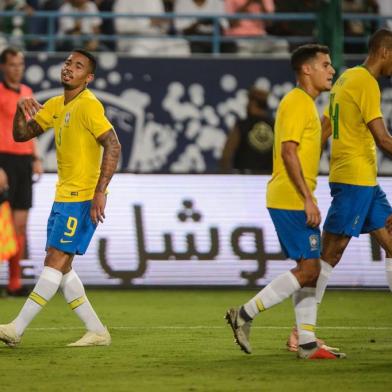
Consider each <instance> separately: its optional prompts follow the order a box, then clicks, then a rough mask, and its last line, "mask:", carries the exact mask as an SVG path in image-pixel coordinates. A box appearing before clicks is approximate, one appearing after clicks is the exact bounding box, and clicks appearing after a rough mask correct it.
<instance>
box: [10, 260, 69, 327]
mask: <svg viewBox="0 0 392 392" xmlns="http://www.w3.org/2000/svg"><path fill="white" fill-rule="evenodd" d="M62 277H63V274H62V273H61V272H60V271H58V270H56V269H54V268H51V267H44V269H43V271H42V273H41V276H40V277H39V279H38V282H37V284H36V285H35V287H34V289H33V291H32V292H31V294H30V295H29V298H27V300H26V302H25V304H24V305H23V308H22V310H21V311H20V312H19V314H18V316H17V317H16V319H15V320H14V321H13V322H14V323H15V329H16V333H17V334H18V335H23V332H24V331H25V329H26V327H27V326H28V325H29V324H30V323H31V321H32V320H33V318H34V317H35V316H36V315H37V314H38V313H39V312H40V310H41V309H42V308H43V307H44V306H45V305H46V304H47V302H48V301H49V300H50V299H51V298H52V297H53V296H54V295H55V294H56V292H57V290H58V288H59V286H60V282H61V279H62Z"/></svg>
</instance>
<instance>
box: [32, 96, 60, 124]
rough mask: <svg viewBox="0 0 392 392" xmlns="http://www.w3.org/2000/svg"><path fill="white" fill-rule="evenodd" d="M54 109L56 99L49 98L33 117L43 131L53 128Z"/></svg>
mask: <svg viewBox="0 0 392 392" xmlns="http://www.w3.org/2000/svg"><path fill="white" fill-rule="evenodd" d="M55 107H56V97H53V98H50V99H49V100H47V101H46V102H45V103H44V105H43V107H42V108H41V109H40V110H39V111H38V113H37V114H36V115H35V116H34V120H35V121H37V123H38V124H39V126H40V127H41V128H42V129H43V130H44V131H47V130H48V129H50V128H52V127H53V120H54V119H53V116H54V115H55Z"/></svg>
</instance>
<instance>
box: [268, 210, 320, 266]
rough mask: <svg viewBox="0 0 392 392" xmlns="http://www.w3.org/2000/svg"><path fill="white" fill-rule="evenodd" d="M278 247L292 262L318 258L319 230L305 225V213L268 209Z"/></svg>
mask: <svg viewBox="0 0 392 392" xmlns="http://www.w3.org/2000/svg"><path fill="white" fill-rule="evenodd" d="M268 211H269V213H270V215H271V219H272V222H273V223H274V226H275V230H276V233H277V234H278V238H279V242H280V245H281V246H282V249H283V251H284V252H285V253H286V255H287V257H289V258H290V259H293V260H302V259H319V258H320V229H319V228H318V227H315V228H313V227H310V226H308V225H307V224H306V214H305V211H296V210H281V209H277V208H268Z"/></svg>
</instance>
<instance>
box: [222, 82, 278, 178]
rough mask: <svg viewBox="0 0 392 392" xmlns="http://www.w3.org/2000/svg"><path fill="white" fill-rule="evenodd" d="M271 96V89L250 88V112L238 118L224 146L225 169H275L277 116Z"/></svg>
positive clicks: (243, 170)
mask: <svg viewBox="0 0 392 392" xmlns="http://www.w3.org/2000/svg"><path fill="white" fill-rule="evenodd" d="M267 99H268V92H267V91H265V90H262V89H260V88H256V87H252V88H250V89H249V92H248V106H247V116H246V118H245V119H241V120H238V121H237V123H236V124H235V126H234V128H233V129H232V130H231V132H230V133H229V135H228V137H227V139H226V143H225V146H224V148H223V153H222V158H221V160H220V169H221V171H222V172H224V173H230V172H232V173H241V174H244V173H258V174H271V173H272V149H273V144H274V133H273V117H272V113H271V110H270V109H269V107H268V104H267Z"/></svg>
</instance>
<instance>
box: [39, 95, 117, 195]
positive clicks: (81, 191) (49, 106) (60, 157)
mask: <svg viewBox="0 0 392 392" xmlns="http://www.w3.org/2000/svg"><path fill="white" fill-rule="evenodd" d="M34 119H35V121H37V123H38V124H39V125H40V126H41V128H42V129H43V130H44V131H47V130H48V129H51V128H54V134H55V143H56V156H57V166H58V182H57V185H56V196H55V201H60V202H79V201H86V200H91V199H92V198H93V197H94V191H95V187H96V185H97V182H98V178H99V174H100V165H101V159H102V146H101V145H100V144H99V142H98V141H97V138H98V137H99V136H101V135H102V134H104V133H105V132H107V131H109V130H110V129H112V128H113V126H112V124H111V123H110V122H109V120H108V119H107V118H106V116H105V113H104V108H103V105H102V104H101V103H100V102H99V101H98V99H97V98H96V97H95V95H94V94H93V93H92V92H91V91H90V90H88V89H85V90H83V91H82V92H81V93H80V94H79V95H78V96H77V97H75V98H74V99H73V100H72V101H70V102H68V103H67V104H66V105H64V95H60V96H56V97H53V98H51V99H49V100H48V101H46V102H45V104H44V105H43V108H42V109H40V110H39V111H38V113H37V114H36V115H35V117H34Z"/></svg>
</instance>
